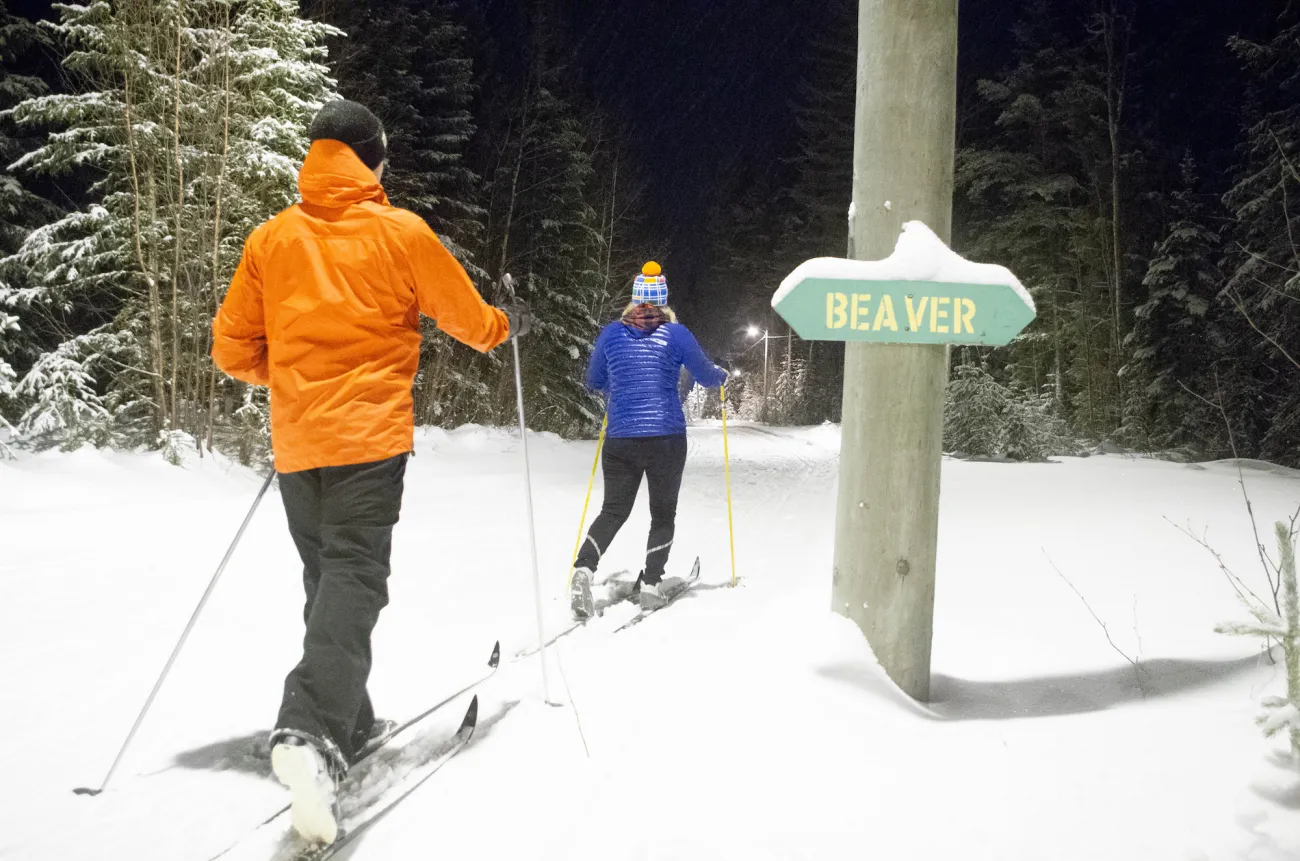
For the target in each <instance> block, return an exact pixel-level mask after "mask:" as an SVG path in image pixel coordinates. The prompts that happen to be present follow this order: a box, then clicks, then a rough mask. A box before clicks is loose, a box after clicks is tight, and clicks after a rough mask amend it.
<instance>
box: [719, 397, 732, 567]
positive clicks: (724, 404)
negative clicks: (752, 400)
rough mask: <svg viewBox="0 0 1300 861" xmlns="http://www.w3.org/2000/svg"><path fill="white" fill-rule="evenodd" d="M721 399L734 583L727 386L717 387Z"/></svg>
mask: <svg viewBox="0 0 1300 861" xmlns="http://www.w3.org/2000/svg"><path fill="white" fill-rule="evenodd" d="M718 391H719V397H720V398H721V400H722V462H723V464H724V470H725V472H726V476H727V535H728V536H729V537H730V539H731V585H732V586H735V585H736V528H735V526H734V525H733V524H732V519H731V452H730V451H729V450H728V448H727V387H726V386H725V385H723V386H721V387H720V388H719V390H718Z"/></svg>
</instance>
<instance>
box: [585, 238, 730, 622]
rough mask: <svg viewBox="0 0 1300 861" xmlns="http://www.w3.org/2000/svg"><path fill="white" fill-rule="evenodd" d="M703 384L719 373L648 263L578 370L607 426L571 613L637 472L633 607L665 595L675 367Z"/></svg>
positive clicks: (678, 423)
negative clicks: (639, 522)
mask: <svg viewBox="0 0 1300 861" xmlns="http://www.w3.org/2000/svg"><path fill="white" fill-rule="evenodd" d="M683 366H685V368H686V370H687V371H689V372H690V374H691V375H692V376H693V377H694V378H695V381H696V382H698V383H700V384H701V385H703V386H706V387H713V386H720V385H722V384H723V383H725V382H726V380H727V372H726V371H724V370H723V369H722V368H720V367H718V366H717V365H715V364H714V363H713V362H711V361H709V359H708V358H707V357H706V356H705V355H704V351H703V350H701V349H700V345H699V343H698V342H696V340H695V336H694V335H692V334H691V331H690V330H689V329H687V328H686V327H685V326H683V325H682V324H680V323H678V322H677V315H676V314H674V313H673V310H672V309H671V308H670V307H668V282H667V280H666V279H665V278H664V276H663V274H662V269H661V268H660V266H659V264H658V263H655V262H654V261H650V262H649V263H647V264H646V265H645V266H644V267H642V269H641V274H640V275H638V276H637V278H636V281H635V283H634V284H633V286H632V302H631V303H630V304H629V305H628V306H627V308H626V309H625V310H624V312H623V316H622V317H621V318H620V319H618V320H615V321H614V322H612V323H610V324H609V325H607V326H605V328H604V329H602V330H601V333H600V335H599V336H598V337H597V338H596V346H595V349H594V350H593V351H592V354H591V362H590V364H589V365H588V367H587V388H588V389H590V390H592V391H598V392H602V393H603V394H604V395H605V399H606V409H607V411H608V419H609V426H608V428H607V430H606V442H605V449H604V454H603V456H602V458H601V465H602V468H603V472H604V477H605V501H604V504H603V505H602V507H601V510H600V514H599V515H598V516H597V517H596V519H595V521H594V522H592V524H591V529H590V530H588V532H587V538H586V540H585V541H584V542H583V544H582V549H581V551H580V552H579V553H578V558H577V560H576V562H575V563H574V570H573V580H572V587H571V591H570V604H571V607H572V610H573V613H574V615H575V616H576V617H578V618H587V617H590V616H591V615H592V614H593V613H594V612H595V601H594V599H593V598H592V594H591V583H592V575H593V574H594V573H595V571H596V568H597V566H598V565H599V564H600V559H601V557H602V556H603V555H604V554H605V552H606V551H607V550H609V546H610V543H611V542H612V541H613V540H614V536H615V535H617V534H618V530H619V529H620V528H621V527H622V526H623V524H624V523H625V522H626V521H627V518H628V516H629V515H630V514H631V513H632V506H633V504H634V503H635V502H636V496H637V492H638V490H639V489H640V487H641V477H642V476H645V478H646V479H647V483H648V484H649V486H650V537H649V540H648V541H647V543H646V558H645V570H644V571H643V572H642V573H641V576H640V578H639V581H638V582H639V585H640V596H639V600H640V603H641V607H642V608H643V609H652V608H654V607H657V606H660V605H661V604H662V603H663V602H664V601H665V600H666V598H667V597H668V594H669V593H666V591H665V590H664V588H663V586H662V582H663V577H664V567H665V566H666V564H667V562H668V554H669V552H670V551H671V550H672V545H673V532H674V522H675V520H676V517H677V495H678V492H679V490H680V489H681V485H682V472H683V470H684V469H685V468H686V415H685V412H684V411H683V409H682V397H681V395H680V393H679V390H678V383H679V377H680V374H681V368H682V367H683Z"/></svg>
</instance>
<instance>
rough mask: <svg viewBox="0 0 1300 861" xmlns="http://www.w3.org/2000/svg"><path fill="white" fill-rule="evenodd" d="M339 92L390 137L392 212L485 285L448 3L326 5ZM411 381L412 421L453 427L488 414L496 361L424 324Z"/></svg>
mask: <svg viewBox="0 0 1300 861" xmlns="http://www.w3.org/2000/svg"><path fill="white" fill-rule="evenodd" d="M316 5H317V6H318V7H319V11H320V13H321V15H322V16H323V17H324V18H325V20H327V21H329V22H330V23H331V24H333V25H335V26H337V27H338V28H339V29H340V30H342V31H343V32H345V33H346V36H342V37H339V38H338V39H335V40H333V43H332V45H331V56H332V57H333V58H334V59H333V64H332V68H333V70H334V73H335V75H336V76H337V78H338V82H339V84H338V86H339V92H340V93H341V94H342V95H343V96H344V97H345V98H349V99H353V100H355V101H358V102H361V103H362V104H365V105H366V106H367V107H368V108H370V109H371V110H372V111H374V113H375V114H376V116H378V117H379V119H380V120H381V121H382V122H383V124H384V129H385V132H386V133H387V135H388V153H389V160H388V167H387V168H386V169H385V172H384V188H385V191H386V192H387V193H388V196H389V199H390V200H391V201H392V202H393V204H394V205H395V206H400V207H402V208H404V209H409V210H411V211H412V212H414V213H415V214H416V215H419V216H420V217H421V218H423V219H424V220H425V221H426V222H427V223H428V224H429V226H430V227H431V228H432V229H433V230H434V232H435V233H437V234H438V238H439V240H440V241H441V242H442V243H443V245H445V246H446V247H447V249H448V250H449V251H451V253H452V254H453V255H455V257H456V258H457V260H459V261H460V263H461V265H462V266H464V267H465V269H466V271H467V272H468V273H469V275H470V277H471V278H473V279H474V280H475V281H477V282H479V283H480V284H482V283H484V282H485V280H486V278H487V271H486V270H485V269H484V268H483V263H484V261H483V260H482V259H481V258H482V254H483V251H484V242H485V239H486V235H485V229H486V219H487V211H486V210H485V209H484V207H483V206H482V205H481V203H480V197H481V185H482V181H481V179H480V177H479V176H478V174H477V172H476V171H475V170H474V169H473V168H472V167H471V165H470V164H469V160H468V149H469V145H470V142H471V140H472V139H473V138H474V136H475V134H476V133H477V132H478V123H477V120H476V118H475V117H474V114H473V113H472V109H473V107H474V100H475V91H476V89H477V88H476V85H475V81H474V68H473V60H472V58H471V55H470V47H469V32H468V28H467V27H466V26H465V24H464V23H463V22H462V21H461V20H460V16H459V14H458V13H459V10H458V9H457V7H456V5H455V4H454V3H452V2H449V0H433V2H424V0H395V2H392V3H388V4H384V5H383V6H382V7H371V6H365V5H359V4H356V3H345V2H332V0H324V2H320V0H318V3H317V4H316ZM421 326H422V328H423V335H424V339H423V342H422V344H421V356H420V370H419V373H418V375H417V377H416V383H415V400H416V416H417V421H419V422H421V423H423V424H434V425H452V424H459V423H462V422H467V421H481V420H485V419H487V418H488V417H490V416H491V414H492V411H491V389H490V387H489V386H488V384H487V383H486V382H485V379H490V378H491V377H492V376H493V375H494V373H497V372H499V370H500V367H501V362H500V360H499V358H497V357H483V356H480V355H479V354H477V353H475V352H474V351H473V350H471V349H469V348H468V347H465V346H463V345H461V344H458V343H457V342H456V341H454V340H453V339H452V338H450V337H448V336H447V335H446V334H445V333H443V332H441V331H439V330H438V328H437V326H436V325H435V323H434V321H431V320H429V319H427V318H422V319H421Z"/></svg>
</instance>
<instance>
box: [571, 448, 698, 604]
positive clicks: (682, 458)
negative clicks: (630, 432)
mask: <svg viewBox="0 0 1300 861" xmlns="http://www.w3.org/2000/svg"><path fill="white" fill-rule="evenodd" d="M601 465H602V467H603V471H604V476H605V501H604V504H603V505H602V506H601V509H600V514H599V515H598V516H597V517H596V520H595V521H594V522H593V523H592V524H591V529H589V530H588V531H587V539H586V541H584V542H583V544H582V550H581V551H580V552H579V553H578V560H577V566H578V567H579V568H588V569H590V570H592V571H595V570H596V567H597V566H598V565H599V564H600V558H601V557H602V556H603V555H605V551H607V550H608V549H609V545H610V544H611V543H612V542H613V541H614V536H615V535H617V534H618V530H619V529H621V528H622V526H623V524H624V523H626V522H627V519H628V517H629V516H630V515H631V514H632V506H633V505H634V504H635V503H636V495H637V492H638V491H639V490H640V488H641V477H642V476H645V477H646V479H647V482H648V484H649V485H650V537H649V539H648V540H647V541H646V554H645V572H644V573H643V574H642V576H641V582H643V583H646V584H650V585H654V584H656V583H658V582H659V581H660V580H662V579H663V576H664V568H665V566H666V565H667V564H668V555H669V553H671V552H672V546H673V533H674V531H675V528H676V520H677V496H678V493H679V491H680V490H681V487H682V472H683V471H684V470H685V469H686V435H685V434H674V435H671V436H652V437H620V438H617V439H609V440H606V441H605V451H604V454H603V455H602V457H601Z"/></svg>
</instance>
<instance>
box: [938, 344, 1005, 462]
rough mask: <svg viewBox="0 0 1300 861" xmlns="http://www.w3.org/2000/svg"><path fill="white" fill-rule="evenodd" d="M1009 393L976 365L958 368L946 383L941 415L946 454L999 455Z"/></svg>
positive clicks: (1003, 437)
mask: <svg viewBox="0 0 1300 861" xmlns="http://www.w3.org/2000/svg"><path fill="white" fill-rule="evenodd" d="M1009 400H1010V394H1009V393H1008V392H1007V390H1006V388H1005V387H1004V386H1003V385H1002V384H1001V383H999V382H998V381H997V380H995V379H993V377H992V375H991V374H989V372H988V371H986V370H985V369H984V368H982V367H979V366H977V365H960V366H958V367H957V368H956V369H955V370H954V372H953V375H952V380H951V381H950V382H949V383H948V392H947V403H946V404H945V407H944V415H943V419H944V420H943V431H944V432H943V438H944V439H943V444H944V448H945V449H946V450H948V451H954V452H960V453H962V454H964V455H967V456H971V457H993V456H996V455H998V454H1001V453H1002V447H1003V444H1004V441H1005V438H1006V427H1005V424H1006V419H1005V416H1004V413H1005V412H1006V409H1007V403H1008V401H1009Z"/></svg>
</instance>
